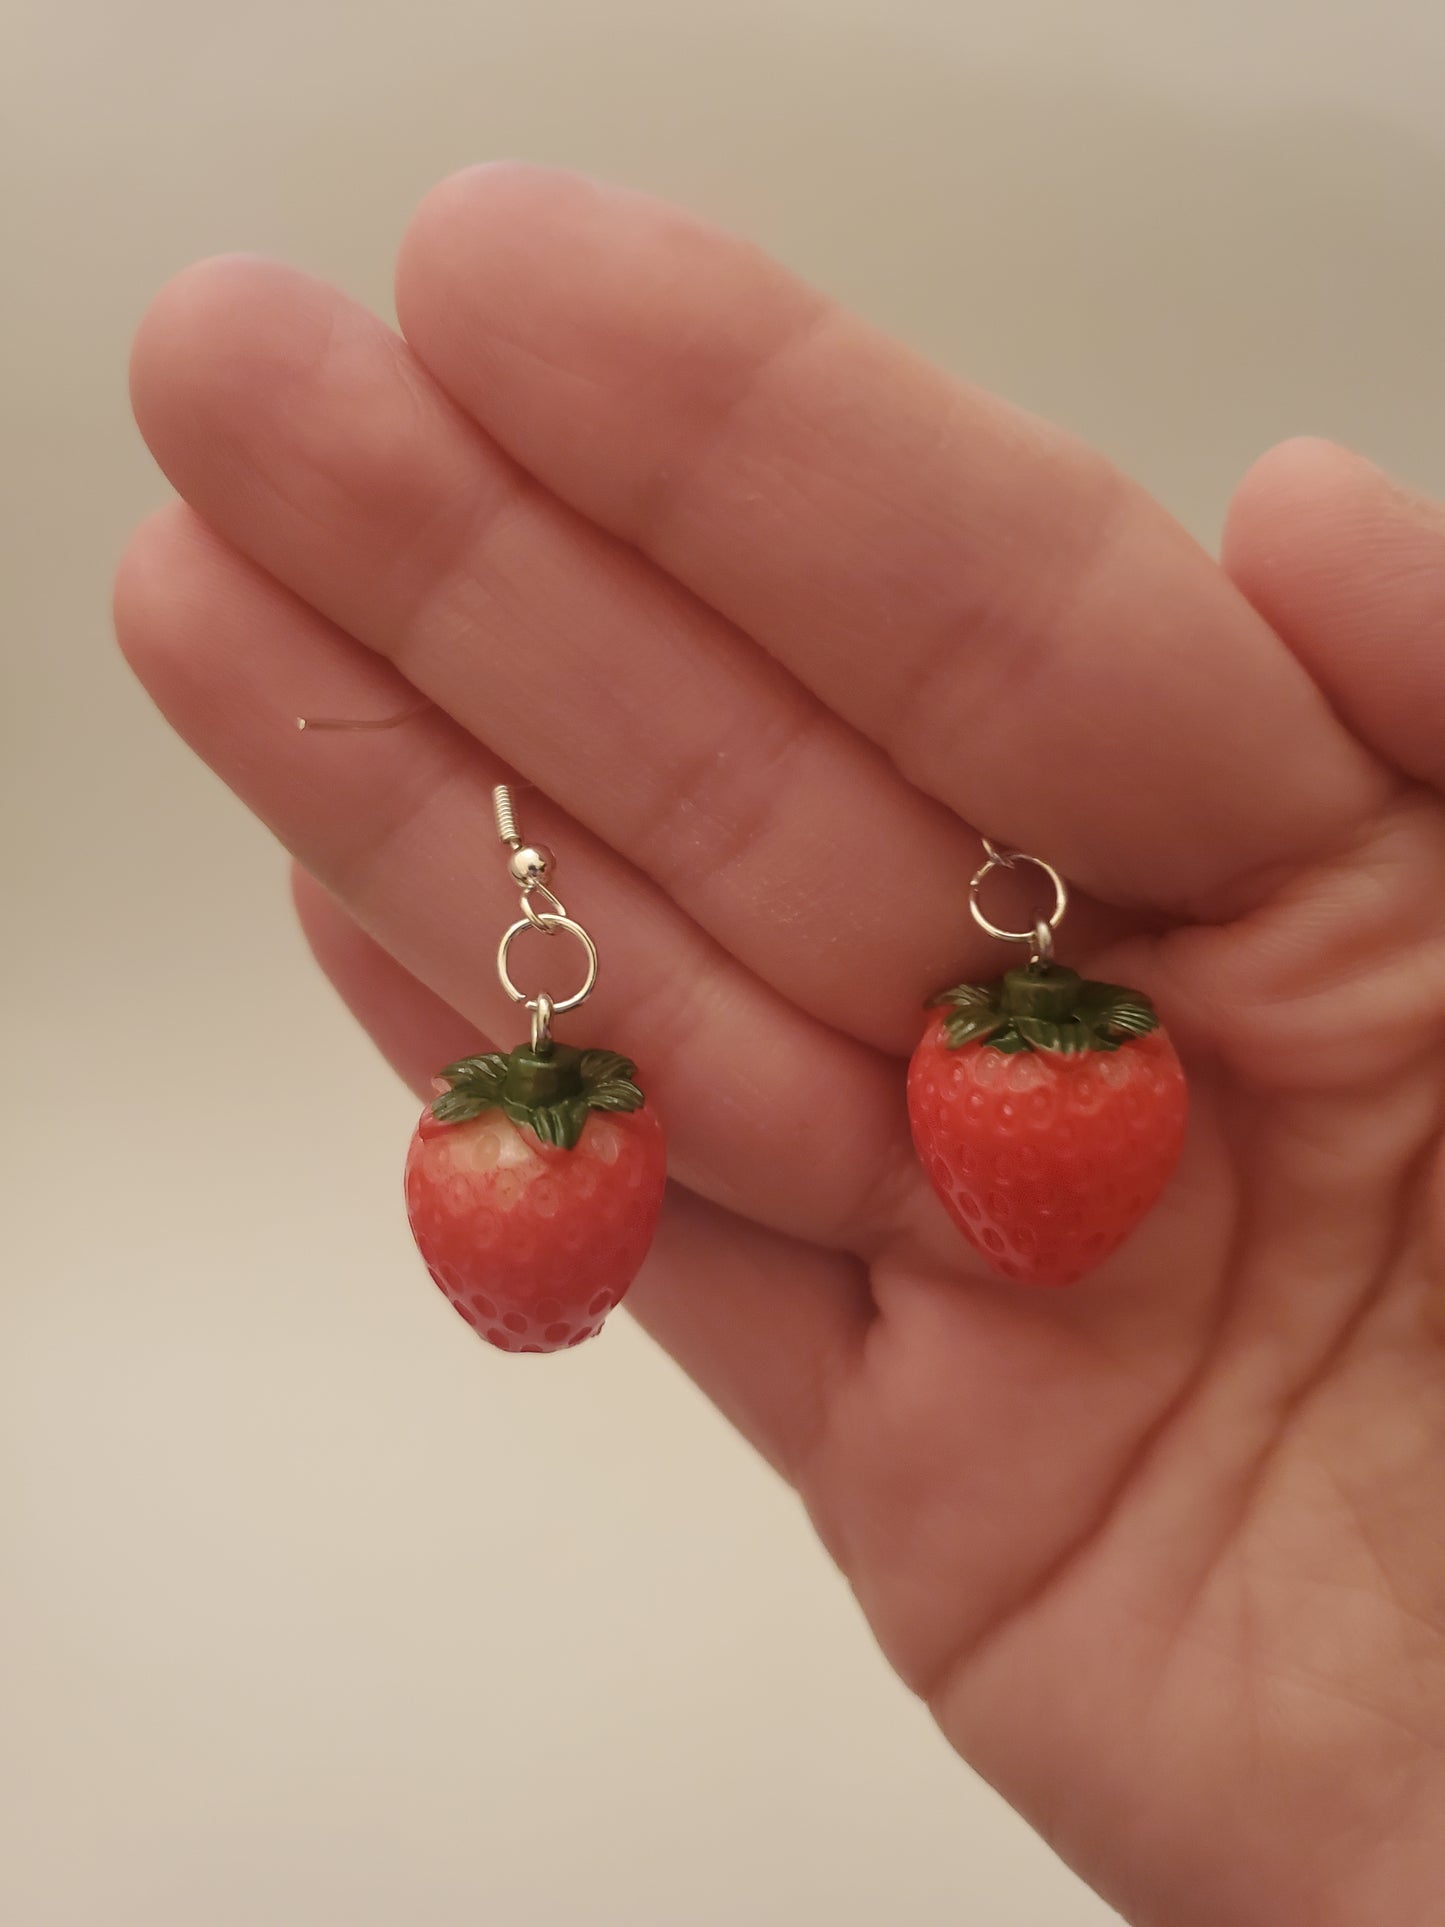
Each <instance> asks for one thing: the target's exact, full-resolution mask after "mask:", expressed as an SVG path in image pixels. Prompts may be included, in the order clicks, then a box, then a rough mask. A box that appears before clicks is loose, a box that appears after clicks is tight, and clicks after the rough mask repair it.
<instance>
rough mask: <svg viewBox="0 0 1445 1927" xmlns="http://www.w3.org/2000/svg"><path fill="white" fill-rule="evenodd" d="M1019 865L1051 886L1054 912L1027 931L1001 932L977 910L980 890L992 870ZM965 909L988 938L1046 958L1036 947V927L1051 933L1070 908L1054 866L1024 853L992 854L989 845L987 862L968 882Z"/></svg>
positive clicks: (1065, 890)
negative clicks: (1039, 874) (1029, 868)
mask: <svg viewBox="0 0 1445 1927" xmlns="http://www.w3.org/2000/svg"><path fill="white" fill-rule="evenodd" d="M1020 863H1032V864H1033V866H1034V868H1035V869H1036V870H1042V871H1043V873H1044V875H1045V876H1046V877H1047V878H1048V880H1049V882H1050V883H1051V884H1052V885H1053V886H1054V908H1053V912H1052V914H1051V915H1050V916H1048V917H1044V916H1039V917H1038V918H1036V919H1035V922H1034V924H1033V925H1032V926H1031V927H1030V928H1029V929H1027V930H1001V929H1000V928H999V926H998V925H997V924H996V923H990V922H989V920H988V918H987V917H986V916H985V915H984V914H983V911H982V910H981V909H980V908H979V905H978V895H979V891H980V890H981V889H982V888H983V886H984V884H985V882H986V881H987V880H988V878H989V877H990V876H992V875H993V873H994V871H995V870H1012V869H1013V868H1014V867H1015V866H1016V865H1017V864H1020ZM968 907H969V909H970V911H971V912H972V913H973V920H974V922H975V923H976V924H977V925H978V927H979V929H980V930H984V931H987V933H988V935H989V936H991V937H997V938H998V940H999V941H1000V942H1001V943H1026V944H1030V945H1032V946H1033V948H1034V950H1035V952H1036V953H1037V954H1038V955H1040V956H1045V955H1046V954H1047V953H1046V952H1044V951H1043V950H1042V948H1041V946H1040V944H1039V926H1040V925H1042V927H1043V928H1044V929H1045V930H1048V931H1049V932H1051V933H1052V932H1053V931H1055V930H1057V929H1058V927H1059V925H1060V924H1061V923H1062V922H1063V920H1064V912H1065V910H1067V909H1068V907H1069V892H1068V890H1067V888H1066V887H1065V884H1064V879H1063V878H1062V877H1061V876H1060V875H1059V873H1058V871H1057V870H1056V869H1055V868H1054V866H1053V864H1052V863H1045V862H1044V860H1043V858H1042V857H1041V856H1029V855H1028V854H1027V853H1026V852H1025V851H1023V850H1009V851H1007V852H1005V851H1002V850H995V849H994V848H993V847H992V845H990V846H989V854H988V858H987V860H986V861H985V862H984V863H982V864H980V866H979V868H978V869H977V870H975V871H974V873H973V876H972V877H971V878H970V880H969V885H968Z"/></svg>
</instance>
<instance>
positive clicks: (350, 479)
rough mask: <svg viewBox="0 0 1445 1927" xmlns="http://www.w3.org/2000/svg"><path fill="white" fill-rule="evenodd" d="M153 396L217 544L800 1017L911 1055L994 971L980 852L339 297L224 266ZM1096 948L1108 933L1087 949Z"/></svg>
mask: <svg viewBox="0 0 1445 1927" xmlns="http://www.w3.org/2000/svg"><path fill="white" fill-rule="evenodd" d="M134 386H135V396H136V409H137V415H138V418H139V420H140V423H141V427H142V429H143V431H144V433H145V435H146V437H147V440H148V441H149V442H150V445H151V447H152V449H153V450H154V452H155V454H156V456H157V459H158V460H159V461H160V463H161V465H162V467H163V468H164V469H165V470H166V472H167V473H168V474H169V475H170V477H171V479H172V480H173V481H174V482H175V484H176V485H177V487H178V488H179V489H180V490H181V492H182V493H183V494H184V495H185V496H186V497H187V498H188V499H189V500H190V502H191V503H192V505H193V506H194V507H195V508H196V509H197V510H198V511H199V512H200V513H201V515H202V516H204V517H205V519H206V520H207V521H208V522H209V523H211V525H212V526H213V527H214V528H216V529H217V530H218V531H219V532H220V533H221V534H223V535H224V536H225V537H226V538H227V539H228V540H229V541H230V542H232V543H233V544H234V545H235V546H236V547H237V548H239V549H240V550H241V551H242V552H243V553H245V554H247V555H248V556H250V557H251V558H252V559H253V560H255V561H256V562H258V563H260V564H261V566H262V567H264V568H265V569H267V570H268V571H269V572H270V573H272V574H273V575H274V576H276V577H277V578H278V579H279V580H280V581H282V582H283V583H285V584H286V585H287V586H288V587H290V588H291V589H292V590H294V591H295V592H296V593H298V594H299V595H301V596H303V597H304V598H305V599H306V600H307V601H309V602H310V603H311V604H312V605H313V606H314V607H316V608H317V609H318V610H320V611H322V612H323V613H324V614H325V615H326V616H327V617H328V618H330V619H331V620H332V621H334V622H336V623H338V624H339V625H340V626H341V627H343V628H345V629H346V630H348V631H349V632H350V633H351V634H352V635H354V636H356V637H357V638H358V639H359V640H360V641H362V642H363V643H365V644H366V645H367V646H368V647H369V648H371V649H374V650H376V651H377V652H379V653H381V654H383V655H385V656H386V657H388V658H389V659H390V660H392V661H393V662H395V663H396V664H397V666H398V667H399V668H401V669H402V671H403V672H404V674H405V675H406V676H407V677H408V678H409V679H410V680H411V681H412V682H413V683H414V684H415V685H416V686H417V687H418V688H420V689H422V690H424V691H425V692H426V693H427V694H428V695H429V696H431V697H432V698H433V699H434V700H435V701H436V702H438V703H439V704H440V705H441V706H442V707H443V708H445V709H447V710H448V711H449V712H450V713H451V714H452V715H453V716H454V717H456V719H457V720H458V721H459V722H461V723H462V724H463V725H464V726H465V727H466V728H468V729H469V730H471V732H472V733H473V734H474V735H475V736H477V737H478V739H479V740H481V741H483V742H484V743H486V744H487V745H488V746H489V747H490V748H491V749H493V750H494V751H495V752H496V753H497V754H498V755H499V756H501V757H502V758H503V759H504V760H505V761H507V762H508V763H510V764H511V765H512V766H513V767H514V768H516V769H517V770H519V771H520V772H521V773H522V774H524V775H525V776H527V777H529V778H530V779H531V780H532V781H534V782H535V783H536V784H537V785H538V786H539V787H540V788H542V789H544V790H546V791H547V792H548V793H549V794H550V795H552V796H554V797H555V798H556V799H557V801H558V802H559V803H560V804H562V805H563V807H564V808H566V809H567V810H568V811H569V812H570V813H571V814H572V815H574V816H575V817H577V818H578V819H579V820H581V821H584V822H586V823H588V824H589V826H590V827H592V828H594V829H595V830H596V831H597V832H598V833H599V834H600V835H601V836H602V837H603V838H605V839H606V840H607V841H608V842H610V843H611V844H612V845H613V846H614V847H615V848H616V849H618V850H619V851H621V852H622V853H624V854H625V855H626V856H627V857H628V858H629V859H630V860H631V861H633V862H634V863H636V864H637V865H638V866H639V867H640V868H642V869H643V870H645V871H646V872H647V873H648V874H650V875H651V876H652V877H653V878H654V879H655V880H656V881H658V882H659V883H660V884H662V886H663V887H664V888H665V889H667V890H668V891H669V892H670V893H671V894H672V895H674V896H675V897H676V899H677V901H678V902H679V903H680V904H681V905H682V907H683V908H684V909H686V910H687V911H688V912H689V914H690V915H691V916H692V917H693V918H694V919H695V920H696V921H697V922H698V923H699V924H701V925H702V927H703V928H704V929H706V930H708V931H709V932H710V933H711V934H712V935H713V936H715V937H716V938H717V939H718V940H719V941H720V942H722V943H723V944H724V945H726V946H727V948H728V949H730V950H731V951H732V952H733V954H734V955H735V956H737V957H738V958H739V959H740V961H742V962H743V963H745V964H746V965H747V966H748V967H749V968H750V969H751V970H753V971H755V972H756V973H757V974H758V975H759V976H760V977H762V978H763V979H764V980H765V981H767V982H769V983H771V984H772V985H774V986H775V987H776V988H778V989H779V990H781V991H782V992H783V993H784V994H785V995H787V996H789V997H790V998H792V999H793V1000H794V1001H795V1002H796V1003H797V1004H799V1005H800V1006H801V1007H802V1008H803V1009H805V1010H807V1011H809V1012H811V1013H812V1014H814V1015H816V1016H819V1017H821V1018H823V1019H824V1020H825V1021H826V1022H828V1023H831V1024H834V1025H836V1026H838V1027H839V1028H841V1029H843V1030H846V1031H848V1032H850V1033H851V1034H852V1035H854V1036H856V1037H858V1038H860V1039H862V1040H864V1041H865V1042H868V1043H870V1044H874V1045H879V1046H882V1047H883V1048H885V1049H891V1050H901V1049H904V1048H906V1047H908V1046H909V1045H910V1044H911V1042H912V1040H913V1038H914V1036H915V1035H916V1032H917V1027H918V1016H917V1011H918V1005H919V1003H920V1001H921V1000H922V999H923V998H924V997H926V996H927V995H928V994H929V993H930V992H931V991H933V990H936V989H937V988H938V987H939V986H940V984H942V983H943V982H945V981H952V980H956V979H957V978H958V977H959V976H961V975H965V974H968V972H969V971H971V970H974V969H977V970H978V971H980V972H987V971H988V970H989V969H990V967H992V968H997V956H996V953H995V956H994V957H993V959H992V960H990V957H989V954H988V953H989V946H987V945H986V944H985V943H984V942H983V940H981V939H980V938H978V937H977V936H976V935H974V934H973V933H971V932H970V930H969V928H968V920H967V918H966V916H964V915H963V914H962V903H963V895H964V890H965V887H966V884H967V879H968V877H969V875H970V873H971V871H972V870H973V868H974V867H975V866H976V864H977V863H978V861H979V845H978V841H977V838H976V837H975V836H974V834H973V833H972V832H971V831H970V830H969V829H968V828H967V827H966V826H965V825H964V824H962V823H961V822H960V821H959V820H958V819H957V818H956V817H955V816H954V815H953V814H952V813H951V812H950V811H948V810H947V809H946V808H944V807H943V806H942V805H941V804H939V803H937V802H936V801H934V800H932V799H930V798H927V797H925V796H923V795H922V794H921V793H920V792H919V791H918V790H916V789H914V788H913V787H912V786H911V785H910V784H909V783H908V782H907V781H906V779H904V778H903V777H902V776H901V775H900V774H899V773H898V771H897V770H896V769H895V768H894V767H893V765H892V764H891V763H890V762H889V761H888V760H887V758H886V757H885V756H884V755H883V753H882V752H881V751H880V750H879V749H877V748H876V747H875V746H874V745H872V744H871V743H869V742H867V741H866V740H865V739H864V737H863V736H862V735H860V734H859V733H858V732H857V731H856V730H854V729H853V728H852V727H851V726H850V725H849V724H847V723H845V722H844V721H842V720H841V719H840V718H839V717H837V716H836V715H834V714H833V713H832V712H831V711H830V710H829V709H828V708H827V707H826V705H825V704H823V703H822V702H821V701H820V700H819V699H818V698H817V697H816V696H814V695H813V694H812V693H811V692H809V691H807V690H805V689H804V688H803V687H802V686H801V684H799V683H798V682H797V681H796V680H795V679H794V678H793V677H792V676H791V675H790V674H789V673H788V671H786V670H785V669H783V668H781V667H780V666H779V665H778V664H777V663H776V662H775V661H773V660H772V659H771V658H770V657H768V656H766V655H765V654H764V653H763V652H762V651H761V650H759V649H757V648H756V647H755V646H754V645H753V644H752V643H751V642H750V641H749V640H748V638H746V637H745V636H744V635H742V634H741V633H740V632H739V631H738V630H736V629H735V628H733V627H732V626H731V625H730V624H729V623H727V622H726V621H725V620H724V619H723V618H722V617H720V616H718V615H717V614H716V613H715V612H713V611H712V610H710V609H708V608H706V607H705V606H704V605H703V604H702V603H701V602H699V601H698V600H697V599H696V598H695V597H694V596H692V595H691V594H690V593H689V592H688V591H687V590H685V589H683V588H681V587H679V586H678V585H677V584H676V583H675V582H673V581H672V580H671V579H670V578H668V577H667V576H665V575H664V574H662V572H661V571H659V570H658V569H657V568H656V567H655V566H654V565H652V564H651V563H649V562H648V561H647V560H646V559H645V558H643V557H642V556H640V555H639V554H638V553H637V552H636V551H635V550H633V549H631V548H629V547H627V546H625V545H623V544H622V543H620V542H618V541H617V540H616V539H615V538H613V537H611V536H608V535H606V534H605V533H603V532H602V531H600V530H599V529H597V528H596V527H595V526H594V525H592V524H591V523H590V522H588V521H587V520H586V519H585V518H584V517H582V516H580V515H579V514H578V513H576V512H575V511H574V510H572V509H569V508H567V507H566V506H564V505H563V504H562V503H560V502H559V501H557V500H556V499H555V498H554V497H552V496H551V495H549V494H548V493H546V492H545V491H544V490H542V489H540V488H539V487H538V486H537V485H536V484H535V483H533V482H531V481H529V480H528V479H527V478H526V477H525V476H524V475H523V474H522V472H521V471H520V470H519V469H518V468H517V467H516V466H515V465H514V464H513V463H512V462H511V461H510V459H509V458H508V457H506V456H504V455H503V454H502V453H501V452H500V451H499V450H498V449H497V448H496V447H495V445H494V444H493V443H492V442H491V441H490V440H489V439H488V438H487V437H486V436H485V434H484V433H483V432H482V431H481V430H479V429H478V428H477V427H476V425H475V424H474V423H473V422H471V421H470V419H469V418H468V417H466V416H465V415H463V414H462V413H461V411H460V410H459V409H458V408H457V407H456V406H455V405H454V404H453V403H452V402H451V401H450V400H448V399H447V397H446V396H445V395H444V394H443V393H442V391H441V390H440V389H439V388H438V387H437V386H436V384H435V383H434V382H433V381H432V379H431V377H430V376H429V375H428V374H427V373H426V372H425V370H423V369H422V368H421V367H420V365H419V364H418V363H417V362H416V361H415V359H414V358H413V357H412V355H411V353H410V351H409V349H407V348H406V346H405V345H404V344H403V343H402V342H401V341H400V340H399V339H398V338H397V337H396V336H395V335H394V334H393V333H392V332H391V331H390V330H389V329H387V328H386V327H384V326H383V324H382V323H381V322H380V321H378V320H376V318H375V317H373V316H372V315H370V314H369V313H367V312H366V311H365V310H364V309H362V308H360V307H358V306H357V305H356V304H355V303H353V302H351V301H349V300H348V299H347V298H346V297H344V296H343V295H341V294H340V293H338V292H337V291H336V290H334V289H332V288H329V287H327V286H325V285H324V284H322V283H319V282H317V281H314V280H312V279H310V278H309V277H306V276H303V275H300V274H298V273H295V272H294V271H292V270H289V269H285V268H281V267H278V266H274V265H271V264H267V263H263V262H255V261H249V260H223V261H217V262H211V263H206V264H203V265H202V266H201V267H200V268H198V269H193V270H191V271H189V272H188V273H187V274H185V275H183V276H182V277H180V279H179V280H178V281H177V282H174V283H172V284H171V286H170V288H169V289H167V290H166V291H165V292H164V293H163V294H162V296H161V297H160V299H159V300H158V302H157V303H156V305H155V307H154V308H153V309H152V311H151V314H150V315H149V317H148V318H147V320H146V322H145V324H144V325H143V327H142V330H141V333H140V336H139V339H138V342H137V349H136V358H135V379H134ZM1025 922H1027V918H1025ZM1090 934H1091V933H1090V928H1089V921H1088V917H1087V914H1086V916H1085V918H1084V919H1082V920H1080V921H1077V922H1076V923H1075V925H1074V927H1073V935H1074V937H1075V941H1076V942H1077V940H1078V938H1079V937H1080V936H1081V935H1082V936H1083V937H1085V938H1086V939H1087V937H1088V936H1089V935H1090Z"/></svg>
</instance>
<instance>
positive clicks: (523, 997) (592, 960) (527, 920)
mask: <svg viewBox="0 0 1445 1927" xmlns="http://www.w3.org/2000/svg"><path fill="white" fill-rule="evenodd" d="M524 930H541V931H542V932H544V934H545V935H547V936H549V937H550V936H551V935H552V933H553V932H554V931H556V930H565V931H566V932H567V934H568V936H569V937H575V938H576V939H577V941H578V943H580V944H581V946H582V948H583V949H584V950H585V951H586V953H587V974H586V976H585V977H584V978H583V979H582V988H581V989H580V990H574V991H573V993H572V995H571V996H570V997H559V998H557V1000H556V1001H555V1003H553V1002H552V1000H551V999H550V998H549V999H548V1002H549V1003H551V1009H552V1014H554V1015H556V1016H560V1015H561V1014H562V1012H563V1011H564V1010H575V1009H576V1008H577V1006H578V1004H580V1003H581V1002H582V1000H583V998H584V997H590V996H591V994H592V986H593V985H594V984H595V983H596V982H597V946H596V944H595V943H593V941H592V939H591V938H590V937H589V936H588V934H587V932H586V931H585V930H584V929H583V928H582V926H581V924H580V923H576V922H574V921H573V919H572V918H571V917H555V916H552V915H550V914H548V913H547V912H545V911H544V912H542V913H541V914H540V915H538V916H535V917H518V919H517V921H516V922H515V923H514V924H512V925H511V926H510V927H509V928H508V929H507V930H506V932H505V933H504V935H503V937H502V941H501V942H500V943H499V944H498V945H497V975H498V976H499V977H500V978H501V980H502V988H503V990H505V991H506V993H507V995H508V996H509V997H510V998H511V1000H512V1002H513V1003H514V1004H528V1005H530V1006H531V1007H532V1008H533V1011H534V1012H535V1010H536V1006H537V1004H538V1002H539V1001H540V1000H539V999H538V998H533V997H529V996H528V995H527V993H526V991H524V990H518V988H517V986H516V985H515V984H514V983H513V982H512V974H511V972H510V971H509V970H508V968H507V953H508V951H509V950H510V949H511V947H512V945H513V943H514V942H515V941H516V939H517V938H518V937H520V936H521V934H522V932H523V931H524Z"/></svg>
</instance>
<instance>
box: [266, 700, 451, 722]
mask: <svg viewBox="0 0 1445 1927" xmlns="http://www.w3.org/2000/svg"><path fill="white" fill-rule="evenodd" d="M430 708H431V704H430V703H429V702H427V701H426V700H425V698H423V700H422V701H421V702H419V703H414V704H413V705H412V707H411V708H410V709H403V710H400V711H399V712H398V713H397V714H396V715H395V716H376V717H353V716H298V717H297V718H296V727H297V728H298V729H395V728H396V726H397V724H398V723H409V722H410V721H411V720H412V718H413V717H414V716H420V715H421V714H422V713H423V712H424V711H425V710H428V709H430Z"/></svg>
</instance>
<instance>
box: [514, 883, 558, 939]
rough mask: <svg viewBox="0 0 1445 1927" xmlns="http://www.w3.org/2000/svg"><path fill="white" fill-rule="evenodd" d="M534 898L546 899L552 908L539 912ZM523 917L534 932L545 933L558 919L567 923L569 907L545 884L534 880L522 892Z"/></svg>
mask: <svg viewBox="0 0 1445 1927" xmlns="http://www.w3.org/2000/svg"><path fill="white" fill-rule="evenodd" d="M534 896H538V897H545V898H546V899H547V901H548V903H550V904H551V906H552V908H551V909H550V910H539V909H538V908H537V907H536V905H535V904H534V903H533V901H532V898H533V897H534ZM522 915H523V916H524V917H525V918H526V919H527V921H528V923H530V924H531V926H532V928H533V929H534V930H543V931H545V930H547V929H549V928H550V927H551V925H552V924H554V923H555V922H556V920H557V918H558V917H560V918H561V919H562V921H563V922H564V923H565V922H566V921H567V906H566V904H565V903H563V901H562V899H561V898H560V897H558V896H554V895H553V894H552V892H551V891H550V890H549V889H548V888H547V886H546V884H545V883H542V882H539V881H535V880H534V881H533V882H531V883H529V884H528V885H527V887H526V889H525V890H524V891H523V892H522Z"/></svg>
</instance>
